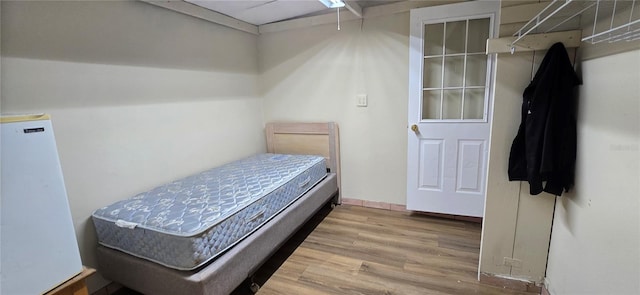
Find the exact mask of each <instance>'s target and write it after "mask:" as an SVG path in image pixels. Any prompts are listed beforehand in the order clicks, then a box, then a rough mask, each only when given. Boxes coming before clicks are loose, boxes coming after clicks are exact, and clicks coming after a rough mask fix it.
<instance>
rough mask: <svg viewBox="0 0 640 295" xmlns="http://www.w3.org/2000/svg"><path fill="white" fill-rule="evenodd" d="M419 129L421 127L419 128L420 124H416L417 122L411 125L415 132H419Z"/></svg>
mask: <svg viewBox="0 0 640 295" xmlns="http://www.w3.org/2000/svg"><path fill="white" fill-rule="evenodd" d="M419 130H420V129H418V125H416V124H413V125H411V131H413V132H416V133H417V132H418V131H419Z"/></svg>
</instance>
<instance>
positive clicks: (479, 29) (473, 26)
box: [467, 18, 490, 53]
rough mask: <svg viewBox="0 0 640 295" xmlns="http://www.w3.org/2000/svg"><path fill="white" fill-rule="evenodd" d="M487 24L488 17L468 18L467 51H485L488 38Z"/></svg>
mask: <svg viewBox="0 0 640 295" xmlns="http://www.w3.org/2000/svg"><path fill="white" fill-rule="evenodd" d="M489 24H490V23H489V19H488V18H481V19H472V20H469V37H468V40H467V42H468V43H467V52H468V53H484V52H485V50H486V49H485V48H486V46H487V45H486V44H487V39H489Z"/></svg>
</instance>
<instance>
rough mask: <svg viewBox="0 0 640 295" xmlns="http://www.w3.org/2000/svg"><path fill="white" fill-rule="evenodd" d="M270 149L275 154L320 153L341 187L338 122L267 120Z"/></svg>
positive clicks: (268, 150) (268, 148)
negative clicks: (280, 121)
mask: <svg viewBox="0 0 640 295" xmlns="http://www.w3.org/2000/svg"><path fill="white" fill-rule="evenodd" d="M265 129H266V133H267V152H268V153H275V154H303V155H319V156H323V157H324V158H325V159H326V164H327V168H329V170H330V171H331V172H333V173H336V176H337V179H338V190H339V191H341V190H340V188H341V186H340V136H339V132H338V124H336V123H334V122H328V123H279V122H276V123H267V126H266V128H265Z"/></svg>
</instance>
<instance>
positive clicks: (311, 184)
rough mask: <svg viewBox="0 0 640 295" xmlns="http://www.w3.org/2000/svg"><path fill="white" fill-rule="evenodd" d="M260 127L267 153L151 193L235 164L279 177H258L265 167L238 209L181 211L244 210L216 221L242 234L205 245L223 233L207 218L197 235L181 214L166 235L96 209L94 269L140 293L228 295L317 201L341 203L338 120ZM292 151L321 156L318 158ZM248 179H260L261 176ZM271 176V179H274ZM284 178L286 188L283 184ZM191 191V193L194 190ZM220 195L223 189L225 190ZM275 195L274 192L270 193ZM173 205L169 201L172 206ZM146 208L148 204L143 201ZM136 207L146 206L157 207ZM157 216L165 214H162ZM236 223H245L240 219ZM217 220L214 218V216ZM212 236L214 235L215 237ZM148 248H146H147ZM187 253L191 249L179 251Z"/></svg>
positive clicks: (169, 188)
mask: <svg viewBox="0 0 640 295" xmlns="http://www.w3.org/2000/svg"><path fill="white" fill-rule="evenodd" d="M265 130H266V138H267V152H268V153H269V154H266V155H256V156H254V157H250V158H248V159H245V160H242V161H239V162H234V163H231V164H228V165H223V166H221V167H218V168H216V169H213V170H211V171H205V172H203V173H201V174H198V175H194V176H192V177H191V178H189V177H187V178H185V179H182V180H179V181H178V186H176V183H175V182H172V183H169V184H166V185H164V186H160V187H159V188H157V189H158V191H157V192H155V193H156V194H157V193H158V192H160V194H166V193H171V192H176V191H179V184H183V183H185V182H190V181H197V179H196V180H194V177H195V178H200V179H204V178H206V179H209V180H208V181H209V182H211V181H218V180H215V179H214V178H215V177H216V175H217V173H218V172H219V170H221V169H222V170H226V171H227V172H228V171H236V170H238V169H239V170H242V171H243V172H242V173H240V174H237V175H241V174H242V175H245V174H248V175H251V171H253V170H266V171H272V172H269V173H267V174H272V175H276V176H272V177H271V178H268V179H267V177H266V176H263V174H264V173H263V172H257V176H255V179H258V180H260V182H264V183H266V184H265V185H261V186H260V189H255V190H261V191H264V192H263V193H261V194H259V195H260V196H259V197H258V198H257V199H252V200H249V201H246V203H248V204H247V205H246V206H244V207H242V208H243V209H242V210H239V211H238V210H236V211H233V210H231V211H233V212H231V213H229V212H226V213H229V215H228V216H225V215H224V214H225V209H220V208H218V207H224V206H218V207H216V208H215V210H218V211H219V212H214V213H215V214H209V215H207V214H205V213H203V212H202V211H203V210H200V211H198V210H194V209H193V208H187V209H185V210H184V212H190V213H188V214H185V213H184V212H183V213H182V215H185V216H186V215H189V214H191V213H194V212H196V213H198V214H202V215H201V216H198V218H196V219H198V220H199V222H198V223H199V224H200V223H206V220H207V219H208V217H209V216H210V215H216V214H217V215H220V216H217V217H218V219H220V220H224V221H229V220H232V219H233V218H234V216H241V217H239V218H240V219H241V221H240V222H236V223H234V222H230V223H228V225H225V226H217V227H218V228H231V229H230V230H227V233H236V235H237V236H239V237H237V239H236V240H235V241H231V242H230V243H222V242H221V243H218V244H216V245H213V244H212V245H208V244H207V245H205V246H203V245H202V240H207V239H209V240H212V241H213V240H216V241H217V240H222V239H219V238H218V237H220V236H221V234H220V233H219V232H217V229H216V227H215V226H210V225H207V226H205V228H207V229H208V230H207V231H201V230H197V233H196V234H194V232H189V231H188V230H185V229H184V228H190V227H191V226H188V225H189V224H190V223H189V222H188V221H189V220H190V219H188V218H184V220H182V219H181V220H182V221H183V223H181V224H180V225H181V227H180V228H179V229H177V228H172V229H169V230H167V231H169V232H171V231H173V234H172V235H168V236H169V238H166V237H161V236H162V234H164V233H163V232H160V231H158V230H156V229H155V228H154V225H153V223H148V224H147V223H142V222H139V220H137V219H135V216H134V217H133V219H126V218H123V219H119V218H120V217H121V216H120V215H118V216H120V217H118V218H108V217H107V218H100V217H95V216H94V223H95V224H96V230H97V231H98V232H99V233H98V236H99V240H100V243H101V244H100V245H99V246H98V249H97V257H98V271H99V272H100V273H101V274H102V275H103V276H104V277H106V278H107V279H110V280H113V281H115V282H118V283H120V284H122V285H124V286H127V287H128V288H131V289H134V290H136V291H138V292H141V293H144V294H159V295H162V294H229V293H230V292H231V291H233V290H234V289H235V288H236V287H237V286H239V285H240V284H242V283H243V282H244V281H245V280H246V279H247V278H250V277H251V276H252V274H253V273H254V272H255V271H256V270H257V269H258V268H259V267H260V265H261V264H262V263H263V262H264V261H265V260H266V259H268V258H269V257H270V256H271V255H272V254H273V253H274V252H275V251H276V250H277V249H278V248H279V247H280V246H281V245H282V244H283V243H284V242H285V241H286V240H287V239H288V238H289V237H290V236H291V235H292V234H293V233H295V232H296V231H297V230H298V229H299V228H300V226H302V225H303V224H304V223H305V222H306V221H307V220H308V219H309V218H311V217H312V216H313V215H314V214H315V213H316V212H317V211H318V210H319V209H320V208H322V206H324V205H325V204H327V203H329V202H331V203H332V204H339V203H340V195H339V187H340V173H339V172H340V159H339V157H340V153H339V136H338V126H337V125H336V124H335V123H332V122H330V123H268V124H267V125H266V128H265ZM295 155H319V156H321V157H313V156H295ZM318 158H319V159H318ZM247 161H248V162H247ZM291 161H292V163H289V164H284V165H285V166H286V165H289V166H287V167H286V168H283V169H281V170H282V171H278V172H273V171H274V170H273V169H272V168H270V167H271V166H269V165H271V163H272V162H277V163H278V165H281V162H282V163H288V162H291ZM265 163H266V164H265ZM261 165H263V166H264V165H266V166H264V167H266V168H264V169H263V168H260V167H262V166H261ZM319 165H321V166H322V167H321V168H322V169H320V168H319V167H318V166H319ZM238 167H240V168H238ZM247 167H248V168H247ZM234 169H236V170H234ZM285 170H286V171H293V170H301V171H302V172H300V173H297V172H296V173H293V174H295V175H294V176H291V177H290V176H289V175H288V174H287V173H288V172H287V173H285V172H284V171H285ZM320 170H322V171H320ZM247 171H249V173H247ZM325 171H326V173H325ZM260 173H263V174H260ZM232 174H233V173H232ZM233 175H236V174H233ZM237 175H236V176H233V177H231V178H233V179H235V180H234V181H235V182H237V179H239V178H238V177H237ZM278 175H279V176H278ZM296 175H297V176H296ZM300 175H301V176H300ZM251 177H252V176H249V178H248V179H252V178H251ZM227 178H228V177H227ZM280 178H283V179H284V181H283V182H282V183H281V182H279V181H280ZM211 179H214V180H211ZM274 179H275V180H274ZM224 181H226V180H225V179H223V181H218V182H220V184H219V185H218V184H217V182H216V185H215V186H216V187H220V188H221V190H223V191H224V189H225V188H226V187H227V185H226V184H224ZM248 182H250V183H257V182H258V181H248ZM271 182H274V183H275V184H274V185H272V184H271ZM290 184H291V185H290ZM287 185H289V186H290V187H291V189H287V188H286V187H287ZM196 186H197V185H196ZM245 187H249V189H246V190H251V189H250V188H252V187H254V185H251V184H250V185H247V186H245ZM285 190H286V191H294V192H293V193H292V194H293V197H287V196H285V195H284V194H280V192H281V191H285ZM147 194H154V190H151V191H149V192H147ZM189 194H190V195H193V196H195V195H196V194H195V193H193V192H191V191H190V192H189ZM221 195H223V196H224V192H223V193H222V194H221ZM263 195H264V196H263ZM272 195H274V196H275V197H271V196H272ZM145 197H146V195H145V194H141V195H139V196H136V197H134V198H132V199H130V200H127V201H124V203H122V202H121V203H120V204H119V205H118V204H112V205H115V206H116V207H115V208H117V209H113V208H112V207H105V208H101V209H98V210H96V212H101V213H103V215H107V216H108V214H112V213H113V212H116V213H117V214H120V211H119V210H124V209H123V208H130V207H132V205H131V204H135V205H136V206H137V205H138V204H140V202H142V201H141V200H142V199H144V198H145ZM269 198H271V199H274V200H276V201H273V202H271V201H268V200H267V201H265V202H264V203H265V204H264V205H260V204H261V203H260V202H262V201H261V200H265V199H269ZM190 200H197V198H191V199H190ZM234 202H235V203H236V204H240V203H242V202H244V201H242V200H240V201H239V200H234ZM267 202H271V203H274V202H275V203H278V202H279V204H280V205H278V206H277V208H276V209H273V210H271V209H269V208H270V207H272V206H271V205H268V204H267ZM160 203H162V202H160ZM182 203H185V202H182ZM182 203H181V204H182ZM186 203H189V202H186ZM222 203H224V202H222ZM222 203H221V204H222ZM255 204H258V205H259V206H256V205H255ZM174 205H175V204H172V205H171V206H174ZM110 206H111V205H110ZM118 206H119V207H118ZM252 206H253V207H252ZM143 208H146V207H144V206H143ZM261 208H267V209H261ZM278 208H279V209H278ZM209 209H210V207H209ZM101 210H102V211H101ZM215 210H213V211H215ZM138 211H145V212H147V213H149V212H152V211H154V209H153V208H152V209H145V210H138ZM160 211H161V210H160ZM204 211H207V210H204ZM209 211H211V210H209ZM132 212H134V211H132ZM194 214H195V213H194ZM96 215H100V214H96ZM121 215H122V214H121ZM125 215H132V214H125ZM133 215H135V214H133ZM114 216H115V215H114ZM150 216H152V217H153V218H157V217H158V216H157V215H156V216H154V215H153V214H152V215H150ZM160 216H162V213H161V214H160ZM129 217H130V216H129ZM153 218H151V219H153ZM131 220H133V221H136V222H132V221H131ZM145 220H147V219H145ZM261 220H262V221H261ZM165 223H166V222H165ZM250 223H251V224H254V226H253V228H250V229H249V230H248V231H247V230H246V229H243V228H244V227H246V226H245V225H246V224H250ZM169 224H171V222H169ZM220 224H222V223H220ZM238 224H241V225H242V226H238ZM215 225H219V223H216V224H215ZM105 232H106V234H105ZM158 232H160V233H158ZM127 235H132V237H127ZM211 237H216V238H215V239H212V238H211ZM225 237H226V235H225ZM178 238H180V239H178ZM109 239H110V240H109ZM145 239H149V240H145ZM123 241H124V242H123ZM132 241H133V242H132ZM118 243H120V244H118ZM140 243H141V246H140V245H138V246H140V248H142V249H143V250H141V251H142V252H136V251H137V250H136V249H135V248H127V247H129V246H130V244H140ZM165 245H166V246H165ZM185 245H186V246H185ZM196 248H197V249H198V251H195V252H197V253H196V254H197V255H196V254H193V255H192V254H191V253H190V252H189V250H188V249H196ZM202 249H205V250H202ZM145 251H148V252H149V253H151V254H149V255H147V254H146V252H145ZM195 252H194V253H195ZM184 253H187V254H188V255H182V254H184ZM202 253H205V254H206V255H203V254H202ZM185 257H186V258H185ZM252 289H253V290H254V291H255V290H256V289H257V288H256V286H253V287H252Z"/></svg>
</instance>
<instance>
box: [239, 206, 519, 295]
mask: <svg viewBox="0 0 640 295" xmlns="http://www.w3.org/2000/svg"><path fill="white" fill-rule="evenodd" d="M327 213H328V214H327ZM324 215H326V217H324V219H322V217H323V216H324ZM314 227H315V228H314ZM480 234H481V226H480V224H476V223H470V222H465V221H458V220H448V219H441V218H437V217H430V216H424V215H419V214H410V213H405V212H396V211H388V210H380V209H371V208H363V207H357V206H349V205H342V206H338V207H336V208H335V209H333V210H331V211H330V212H329V210H328V209H325V211H324V212H322V213H321V214H319V215H318V216H316V217H315V218H314V220H311V221H310V222H309V223H308V224H307V225H305V227H304V228H303V230H301V232H299V233H298V234H296V235H295V236H294V237H293V238H292V239H291V240H290V241H289V242H287V243H286V244H285V245H284V246H283V247H282V249H280V251H278V252H277V253H276V254H275V255H274V256H273V257H272V258H271V259H270V260H269V261H267V262H266V263H265V265H263V266H262V268H261V269H260V270H259V271H258V273H256V275H255V281H256V282H257V283H259V284H262V288H261V289H260V291H259V292H258V294H259V295H270V294H305V295H306V294H531V293H523V292H517V291H511V290H507V289H503V288H499V287H494V286H489V285H483V284H480V283H479V282H478V281H477V279H476V278H477V268H478V255H479V250H480ZM246 290H247V289H246V286H244V287H242V286H241V287H240V288H238V289H237V290H236V291H235V292H234V294H243V293H246Z"/></svg>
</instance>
